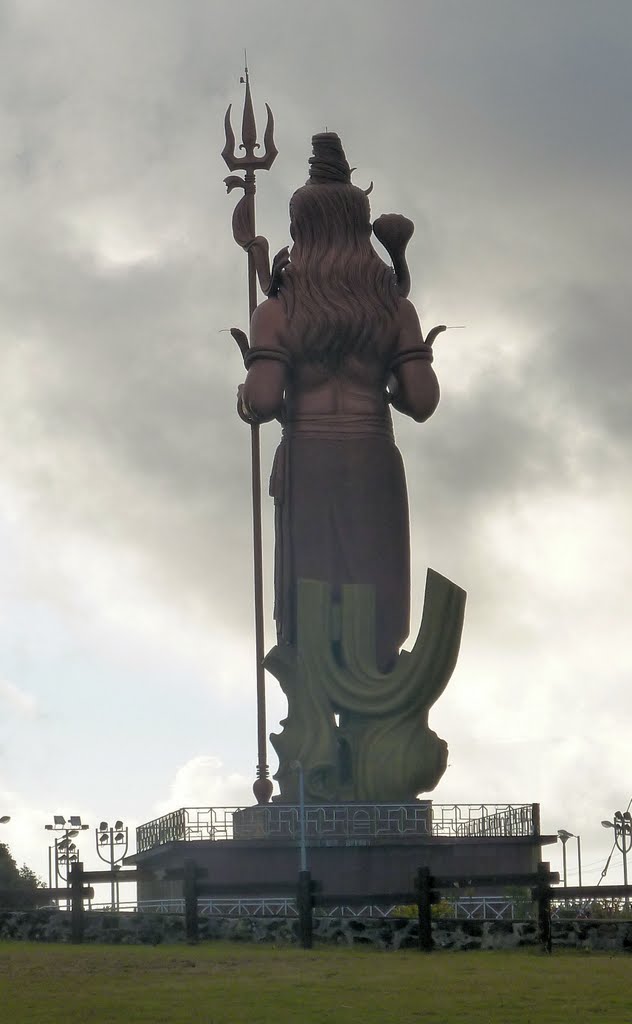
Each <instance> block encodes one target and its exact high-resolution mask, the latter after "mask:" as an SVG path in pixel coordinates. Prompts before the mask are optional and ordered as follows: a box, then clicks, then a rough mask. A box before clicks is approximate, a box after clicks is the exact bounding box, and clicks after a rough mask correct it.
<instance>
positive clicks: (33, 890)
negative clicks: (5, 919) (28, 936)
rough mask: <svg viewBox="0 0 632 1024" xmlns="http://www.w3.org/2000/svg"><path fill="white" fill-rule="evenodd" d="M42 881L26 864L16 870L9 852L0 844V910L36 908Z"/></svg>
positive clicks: (16, 867) (7, 848)
mask: <svg viewBox="0 0 632 1024" xmlns="http://www.w3.org/2000/svg"><path fill="white" fill-rule="evenodd" d="M42 885H43V883H42V881H41V879H39V878H38V877H37V875H36V874H35V872H34V871H32V870H31V868H29V867H28V866H27V865H26V864H23V865H22V867H21V868H18V866H17V864H16V863H15V861H14V859H13V857H12V856H11V851H10V850H9V847H8V846H7V845H6V844H5V843H0V908H1V909H3V910H30V909H31V908H33V907H36V906H37V905H38V903H39V902H41V900H38V896H37V892H38V889H41V888H42Z"/></svg>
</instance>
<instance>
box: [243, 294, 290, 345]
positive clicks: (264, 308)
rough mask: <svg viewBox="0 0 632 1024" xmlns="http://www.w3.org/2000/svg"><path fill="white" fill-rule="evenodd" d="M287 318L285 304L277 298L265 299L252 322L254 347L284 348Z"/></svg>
mask: <svg viewBox="0 0 632 1024" xmlns="http://www.w3.org/2000/svg"><path fill="white" fill-rule="evenodd" d="M287 327H288V322H287V316H286V314H285V309H284V307H283V303H282V302H281V301H280V300H279V299H277V298H270V299H264V301H263V302H261V303H259V305H258V306H257V308H256V309H255V311H254V313H253V314H252V319H251V321H250V337H251V344H252V345H253V346H260V345H261V346H265V347H266V348H271V347H274V346H275V345H278V346H283V345H284V343H285V340H286V337H287Z"/></svg>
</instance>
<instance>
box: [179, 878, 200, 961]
mask: <svg viewBox="0 0 632 1024" xmlns="http://www.w3.org/2000/svg"><path fill="white" fill-rule="evenodd" d="M182 888H183V893H184V922H185V930H186V936H187V941H188V942H192V943H195V942H197V941H198V893H197V869H196V866H195V861H193V860H185V862H184V879H183V884H182Z"/></svg>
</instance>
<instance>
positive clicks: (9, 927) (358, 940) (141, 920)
mask: <svg viewBox="0 0 632 1024" xmlns="http://www.w3.org/2000/svg"><path fill="white" fill-rule="evenodd" d="M417 935H418V930H417V922H416V921H415V920H413V919H404V918H362V919H360V918H331V917H327V918H318V917H317V918H315V919H314V939H315V941H316V942H317V943H318V942H324V943H335V944H339V945H344V946H353V945H363V946H374V947H376V948H377V949H385V950H389V949H414V948H416V946H417ZM199 936H200V941H201V942H204V941H205V940H209V939H227V940H233V941H239V942H269V943H274V944H279V945H286V944H291V943H295V942H297V938H298V921H297V920H296V919H292V918H281V917H276V918H273V917H268V918H256V917H255V918H246V917H241V918H217V917H214V918H210V917H203V916H202V917H200V928H199ZM432 937H433V941H434V944H435V948H437V949H453V950H463V949H515V948H517V947H520V946H536V945H537V943H538V938H537V928H536V925H535V922H533V921H453V920H452V921H451V920H438V921H433V923H432ZM0 939H14V940H15V939H22V940H28V941H31V942H33V941H36V942H37V941H39V942H69V941H70V914H69V913H67V912H66V911H62V910H53V909H46V910H33V911H22V912H20V911H2V912H0ZM84 941H85V942H104V943H122V944H137V943H145V944H149V945H152V944H153V945H158V944H160V943H173V942H186V935H185V930H184V918H183V917H180V916H177V915H175V914H134V913H131V914H130V913H125V914H123V913H121V914H116V913H107V912H98V911H92V912H90V911H88V912H86V915H85V936H84ZM553 947H554V948H555V947H560V948H561V947H566V948H569V947H570V948H575V949H590V950H610V951H617V950H618V951H626V952H632V921H619V922H613V921H592V922H591V921H564V922H562V921H555V922H553Z"/></svg>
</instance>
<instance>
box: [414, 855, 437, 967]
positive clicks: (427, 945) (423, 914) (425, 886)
mask: <svg viewBox="0 0 632 1024" xmlns="http://www.w3.org/2000/svg"><path fill="white" fill-rule="evenodd" d="M415 892H416V896H417V913H418V916H419V948H420V949H421V950H422V951H423V952H424V953H430V952H431V950H432V914H431V907H432V903H433V892H432V878H431V876H430V868H419V870H418V871H417V875H416V877H415Z"/></svg>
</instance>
